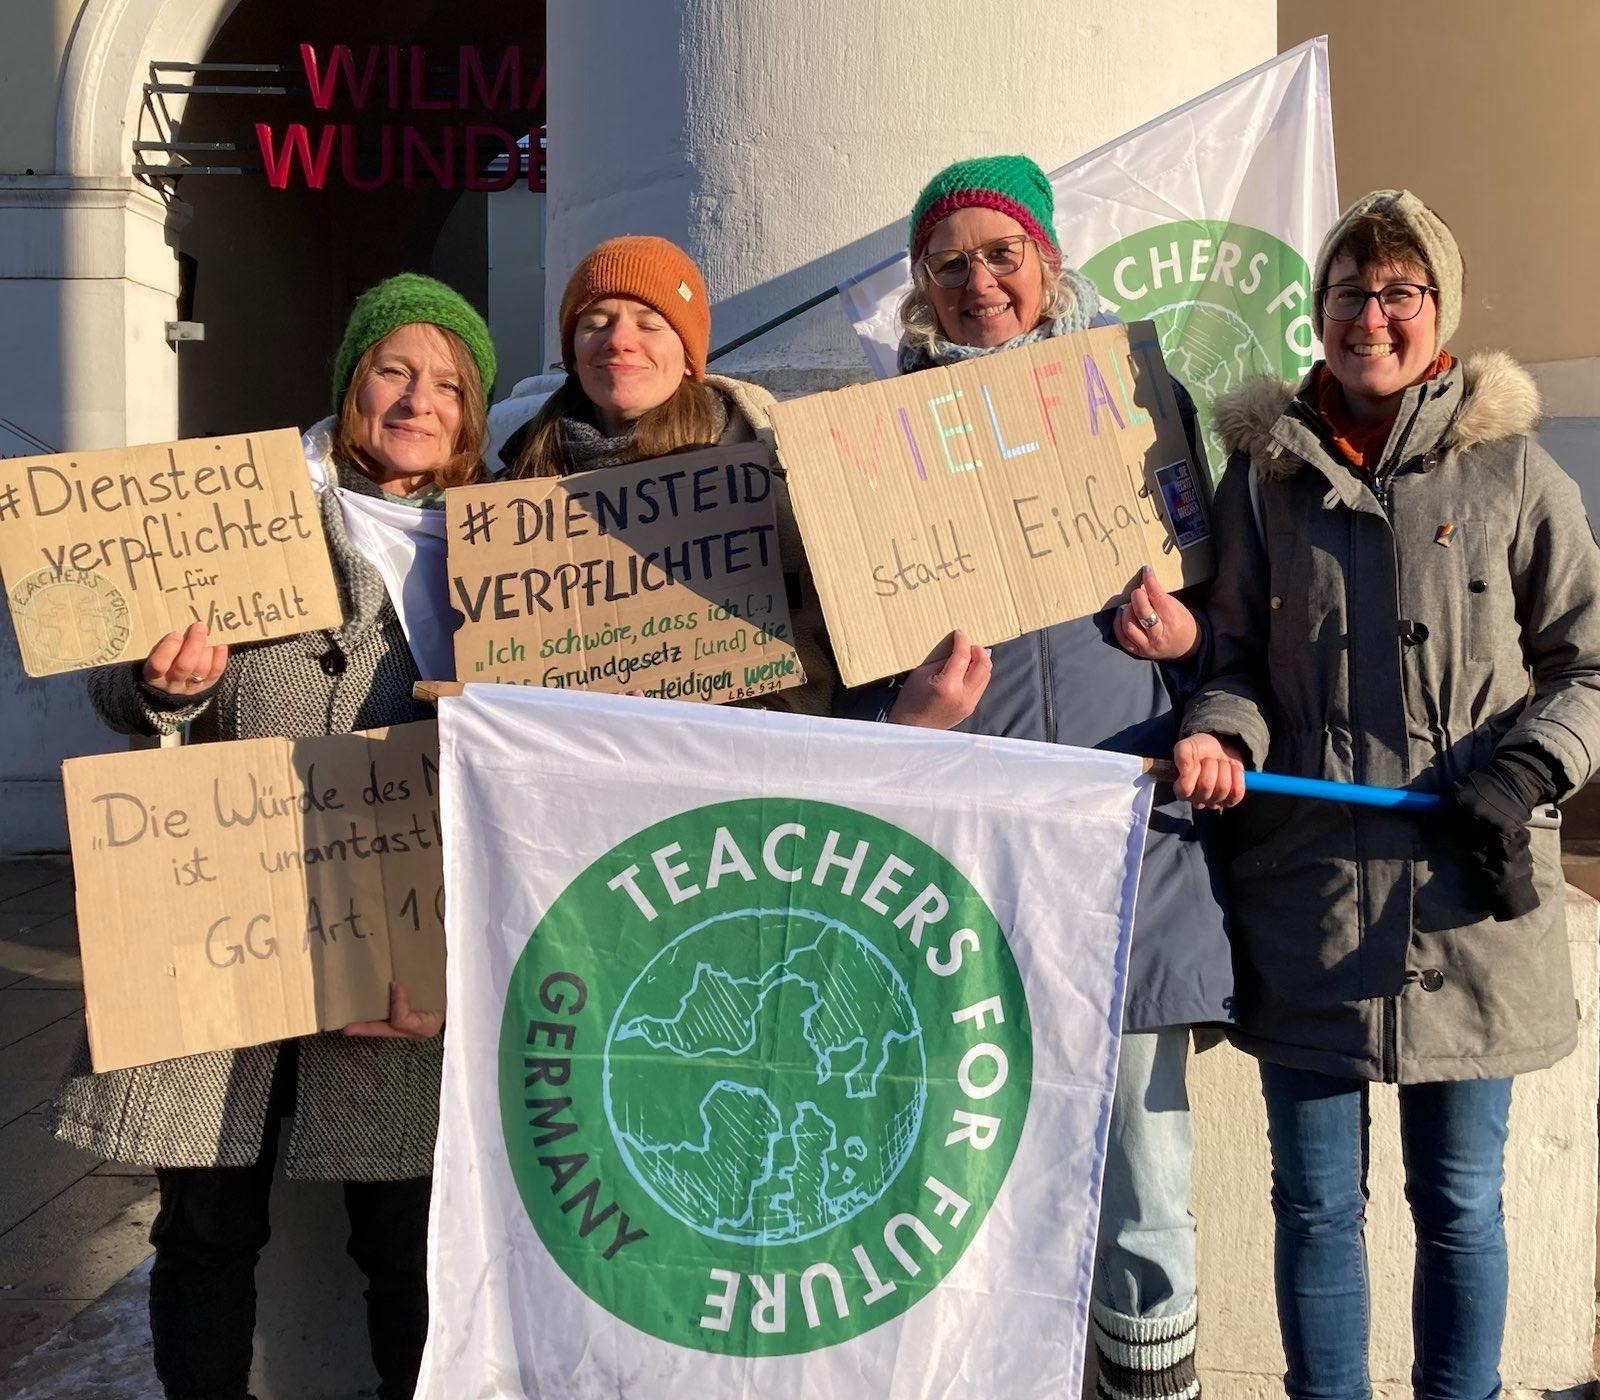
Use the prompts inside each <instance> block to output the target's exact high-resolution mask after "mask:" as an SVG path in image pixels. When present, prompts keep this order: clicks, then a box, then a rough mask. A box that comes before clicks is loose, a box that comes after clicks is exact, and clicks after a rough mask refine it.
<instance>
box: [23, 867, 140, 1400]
mask: <svg viewBox="0 0 1600 1400" xmlns="http://www.w3.org/2000/svg"><path fill="white" fill-rule="evenodd" d="M82 986H83V975H82V969H81V967H80V965H79V962H78V936H77V931H76V928H75V926H74V921H73V912H72V869H71V866H70V865H69V864H68V863H67V861H66V859H65V858H64V857H62V858H59V859H54V860H51V859H44V860H30V861H11V862H6V863H3V864H0V1394H12V1393H14V1387H13V1386H12V1385H9V1384H8V1383H7V1381H6V1379H5V1377H6V1374H7V1372H8V1371H10V1370H11V1368H12V1366H13V1365H14V1363H16V1362H17V1361H18V1360H19V1359H20V1358H21V1357H23V1356H25V1355H27V1354H28V1353H29V1352H30V1351H32V1350H33V1349H34V1348H35V1347H37V1346H38V1345H39V1344H40V1343H42V1342H44V1341H45V1340H46V1339H47V1338H48V1337H50V1336H52V1335H53V1334H55V1333H56V1332H58V1331H59V1330H60V1329H61V1328H63V1327H65V1326H66V1325H67V1323H69V1322H70V1321H71V1320H72V1319H73V1318H75V1317H76V1316H77V1315H78V1314H79V1313H80V1312H82V1311H83V1310H84V1309H85V1308H86V1307H88V1306H89V1304H91V1303H93V1302H94V1301H95V1300H97V1299H99V1298H100V1297H101V1296H102V1295H103V1294H105V1293H106V1292H107V1290H109V1289H111V1288H112V1287H113V1286H114V1285H115V1284H117V1283H118V1282H119V1281H120V1280H121V1279H123V1278H124V1277H125V1276H126V1275H127V1274H128V1273H129V1272H130V1271H131V1270H132V1269H134V1268H135V1267H136V1266H137V1265H138V1264H139V1263H140V1262H141V1261H142V1260H143V1259H144V1258H145V1257H146V1256H147V1255H148V1254H149V1253H150V1246H149V1245H148V1243H146V1235H147V1234H148V1232H149V1229H150V1220H151V1218H152V1216H153V1214H154V1211H155V1178H154V1177H152V1176H150V1175H148V1174H147V1173H145V1172H141V1171H138V1170H137V1169H132V1168H128V1167H119V1166H116V1165H114V1164H111V1163H106V1162H102V1161H100V1160H99V1159H98V1158H96V1157H90V1156H87V1155H86V1154H84V1153H82V1152H78V1151H76V1150H75V1149H73V1148H70V1147H65V1146H63V1145H62V1144H61V1143H58V1142H57V1141H56V1140H55V1139H54V1138H53V1137H51V1136H50V1134H49V1133H48V1132H46V1131H45V1119H44V1115H43V1112H42V1110H43V1109H44V1108H45V1106H46V1105H47V1104H48V1102H49V1100H50V1096H51V1093H52V1092H53V1091H54V1089H55V1085H56V1082H57V1080H58V1079H59V1078H60V1075H61V1070H62V1067H63V1066H64V1065H65V1064H66V1062H67V1060H68V1058H69V1057H70V1056H71V1054H72V1051H73V1047H74V1045H75V1044H76V1042H77V1040H78V1038H79V1037H80V1036H81V1035H82V1034H83V992H82Z"/></svg>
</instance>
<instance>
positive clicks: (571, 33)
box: [545, 0, 1277, 391]
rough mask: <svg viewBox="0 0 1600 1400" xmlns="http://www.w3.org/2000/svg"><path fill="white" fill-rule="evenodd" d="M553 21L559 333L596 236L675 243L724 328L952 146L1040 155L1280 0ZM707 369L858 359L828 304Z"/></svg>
mask: <svg viewBox="0 0 1600 1400" xmlns="http://www.w3.org/2000/svg"><path fill="white" fill-rule="evenodd" d="M548 26H549V28H548V40H547V42H548V47H549V52H550V54H551V55H552V56H553V62H552V66H551V72H552V81H551V84H550V118H549V121H550V196H549V209H548V218H549V248H548V258H547V264H548V267H549V280H548V282H547V284H546V295H545V308H546V325H547V334H546V343H547V344H552V345H553V344H557V343H559V341H558V339H557V338H556V337H555V335H554V334H553V324H554V316H555V311H556V307H557V305H558V303H559V301H560V296H561V290H562V286H563V284H564V282H565V280H566V276H567V273H568V272H569V271H570V270H571V268H572V266H573V265H574V263H575V262H576V261H577V260H578V259H579V258H580V257H582V255H583V254H584V253H585V252H586V251H588V249H589V248H590V247H591V246H593V244H595V243H596V242H598V241H599V240H600V239H602V238H607V237H611V236H613V235H615V234H620V233H656V234H661V235H664V236H665V237H668V238H671V239H674V240H675V241H677V242H679V243H681V244H683V246H684V247H686V248H687V249H688V250H689V252H690V253H691V254H692V255H693V256H694V257H695V259H696V260H697V261H698V262H699V263H700V265H701V268H702V270H703V271H704V272H705V274H706V280H707V282H708V284H709V287H710V292H711V299H712V303H713V306H714V307H715V317H714V323H713V328H712V343H713V344H714V345H715V344H717V343H720V342H723V341H726V340H730V339H732V338H733V337H734V336H736V335H738V334H740V333H742V332H743V331H745V330H748V329H750V328H751V327H753V326H755V325H757V324H759V323H760V322H762V321H764V320H766V319H767V318H769V317H771V316H774V315H776V314H778V313H779V312H781V311H783V310H785V309H787V308H788V307H791V306H793V305H795V304H796V303H798V302H801V301H804V300H805V299H806V298H807V297H809V296H811V295H813V294H814V293H816V292H819V291H822V290H824V289H826V288H828V287H830V286H831V285H832V284H833V283H834V282H835V281H836V280H837V279H838V277H839V276H841V275H843V274H844V273H847V272H854V271H857V270H859V269H860V268H862V267H864V266H866V265H867V264H869V263H871V262H873V261H875V260H876V259H877V258H879V257H881V256H883V255H884V254H886V253H888V252H890V251H892V250H894V249H895V248H897V247H903V246H904V242H905V220H906V217H907V216H908V214H909V213H910V210H911V205H912V202H913V201H914V200H915V198H916V195H917V192H918V190H919V189H920V188H921V187H922V185H923V183H924V182H925V181H926V180H927V178H928V177H929V176H931V175H932V174H933V173H934V171H935V170H937V169H938V168H939V167H940V166H942V165H944V164H945V163H947V162H948V161H951V160H955V159H958V158H961V157H965V156H972V155H977V154H981V153H984V152H999V151H1024V152H1026V153H1027V154H1029V155H1031V156H1033V157H1034V158H1035V159H1036V160H1038V161H1039V162H1040V163H1041V164H1042V165H1044V166H1045V167H1046V168H1047V169H1048V168H1050V167H1053V166H1056V165H1059V164H1061V163H1063V162H1065V161H1067V160H1069V159H1071V158H1072V157H1074V156H1076V155H1079V154H1082V153H1083V152H1085V151H1088V150H1091V149H1093V148H1094V147H1095V146H1098V145H1100V144H1101V143H1103V142H1104V141H1106V140H1108V139H1110V138H1111V137H1113V136H1116V135H1119V134H1120V133H1122V132H1124V131H1127V130H1129V129H1131V128H1132V127H1135V126H1137V125H1139V124H1140V123H1141V122H1144V121H1147V120H1149V119H1150V118H1151V117H1154V116H1157V115H1159V114H1160V113H1161V112H1164V111H1166V110H1167V109H1169V108H1171V107H1174V106H1177V105H1178V104H1179V103H1181V102H1185V101H1187V100H1188V99H1189V98H1191V97H1194V96H1196V95H1198V94H1199V93H1201V92H1204V91H1205V90H1206V89H1208V88H1210V87H1213V86H1215V85H1216V84H1218V83H1220V82H1223V81H1224V80H1225V79H1227V78H1230V77H1232V76H1234V75H1235V74H1237V73H1240V72H1242V71H1243V70H1245V69H1247V68H1249V67H1251V66H1253V65H1254V64H1257V63H1260V62H1262V61H1263V60H1265V59H1267V58H1270V57H1271V56H1272V55H1273V54H1274V53H1275V52H1276V51H1277V44H1276V39H1277V7H1276V4H1275V3H1273V2H1272V0H1223V3H1197V0H1142V3H1140V4H1137V5H1130V4H1127V3H1125V0H1057V3H1050V4H1043V3H1040V2H1039V0H992V3H988V4H984V5H973V4H971V3H969V2H968V0H856V2H855V3H849V4H844V3H840V0H783V3H771V4H757V3H727V2H726V0H653V3H651V4H648V5H641V4H638V3H635V0H584V3H582V4H577V3H560V4H552V5H550V6H549V11H548ZM580 75H581V76H580ZM718 368H719V369H722V370H725V371H727V372H730V373H734V374H740V373H751V374H755V375H757V376H759V377H760V378H762V379H763V380H765V381H766V382H768V383H769V384H771V385H772V386H773V387H774V388H776V389H779V390H780V391H782V390H783V389H785V388H789V389H797V388H801V387H820V386H821V385H823V384H826V383H830V382H833V383H836V382H839V381H840V380H841V379H845V378H851V379H853V378H860V377H864V375H865V363H864V361H863V360H862V359H861V357H860V354H859V352H858V350H857V348H856V346H855V343H854V340H853V337H852V334H851V332H850V329H849V326H848V325H847V323H846V322H845V320H844V317H843V315H842V313H841V312H840V310H839V307H838V305H837V304H836V303H828V304H825V305H823V306H821V307H819V308H817V309H816V310H814V311H811V312H808V313H807V314H806V315H805V316H804V317H802V318H801V319H800V320H799V321H796V322H791V323H789V325H787V326H785V327H784V328H783V329H781V330H780V331H777V332H775V333H772V334H771V335H769V336H766V337H763V338H762V339H761V340H759V341H757V342H755V343H753V344H752V345H750V346H748V347H746V348H745V349H743V350H740V351H738V352H736V353H735V355H734V356H732V357H730V358H729V359H728V360H726V361H724V362H722V363H721V364H719V366H718Z"/></svg>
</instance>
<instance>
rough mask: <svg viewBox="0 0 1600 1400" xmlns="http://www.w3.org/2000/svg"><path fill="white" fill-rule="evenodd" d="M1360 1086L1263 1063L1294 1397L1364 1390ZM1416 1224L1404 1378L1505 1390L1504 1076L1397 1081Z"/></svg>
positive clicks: (1339, 1399)
mask: <svg viewBox="0 0 1600 1400" xmlns="http://www.w3.org/2000/svg"><path fill="white" fill-rule="evenodd" d="M1369 1087H1370V1086H1369V1085H1368V1084H1367V1082H1366V1081H1364V1080H1359V1079H1342V1078H1335V1077H1332V1076H1329V1075H1325V1074H1316V1073H1313V1072H1312V1071H1310V1070H1300V1069H1289V1068H1286V1067H1285V1066H1283V1065H1275V1064H1268V1063H1266V1062H1265V1061H1263V1062H1262V1063H1261V1090H1262V1094H1263V1095H1264V1097H1265V1099H1266V1104H1267V1135H1268V1137H1269V1139H1270V1140H1271V1143H1272V1211H1273V1215H1274V1216H1275V1217H1276V1220H1277V1234H1276V1245H1275V1250H1274V1268H1275V1274H1276V1282H1277V1295H1278V1325H1279V1326H1280V1328H1281V1329H1282V1331H1283V1349H1284V1353H1285V1355H1286V1357H1287V1359H1288V1370H1287V1372H1286V1373H1285V1375H1284V1388H1285V1389H1286V1390H1287V1391H1288V1393H1289V1395H1290V1397H1291V1400H1302V1397H1304V1400H1366V1397H1367V1396H1369V1395H1370V1394H1371V1389H1372V1388H1371V1382H1370V1380H1369V1377H1368V1374H1367V1333H1368V1318H1369V1306H1370V1304H1369V1299H1368V1295H1367V1255H1366V1244H1365V1241H1364V1239H1363V1236H1362V1230H1363V1226H1364V1225H1365V1223H1366V1205H1367V1160H1368V1153H1367V1143H1368V1131H1369V1126H1370V1117H1369V1114H1368V1111H1367V1094H1368V1091H1369ZM1399 1092H1400V1144H1401V1151H1402V1155H1403V1157H1404V1160H1405V1173H1406V1200H1407V1201H1408V1202H1409V1204H1410V1206H1411V1218H1412V1221H1413V1223H1414V1225H1415V1227H1416V1237H1417V1250H1416V1266H1415V1272H1414V1274H1413V1278H1412V1293H1411V1330H1412V1350H1413V1356H1414V1361H1413V1364H1412V1368H1411V1388H1412V1392H1413V1394H1415V1395H1416V1396H1418V1397H1420V1400H1488V1397H1490V1396H1493V1395H1495V1394H1497V1393H1498V1392H1499V1389H1500V1342H1501V1337H1502V1334H1503V1333H1504V1331H1505V1320H1506V1235H1505V1217H1504V1216H1503V1215H1502V1214H1501V1210H1500V1186H1501V1182H1502V1179H1503V1177H1504V1159H1505V1144H1506V1123H1507V1119H1508V1117H1509V1115H1510V1111H1511V1081H1510V1080H1509V1079H1469V1080H1461V1081H1456V1082H1451V1083H1444V1084H1403V1085H1401V1086H1400V1091H1399Z"/></svg>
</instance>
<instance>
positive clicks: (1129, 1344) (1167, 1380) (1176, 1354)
mask: <svg viewBox="0 0 1600 1400" xmlns="http://www.w3.org/2000/svg"><path fill="white" fill-rule="evenodd" d="M1090 1315H1091V1318H1092V1320H1093V1328H1092V1331H1093V1335H1094V1349H1095V1352H1096V1353H1097V1358H1098V1360H1099V1363H1100V1376H1099V1379H1098V1380H1097V1381H1096V1382H1095V1394H1096V1395H1097V1396H1098V1397H1099V1400H1198V1396H1199V1394H1200V1377H1199V1375H1198V1373H1197V1372H1196V1371H1195V1368H1194V1342H1195V1325H1196V1322H1197V1321H1198V1318H1199V1315H1200V1303H1199V1300H1198V1299H1195V1300H1194V1301H1192V1302H1191V1303H1190V1304H1189V1306H1188V1307H1187V1308H1185V1309H1184V1310H1183V1311H1182V1312H1180V1313H1176V1314H1174V1315H1173V1316H1172V1317H1128V1316H1127V1315H1126V1314H1124V1313H1118V1312H1112V1311H1111V1309H1110V1308H1107V1307H1103V1306H1102V1305H1101V1304H1100V1303H1098V1302H1095V1303H1092V1304H1091V1308H1090Z"/></svg>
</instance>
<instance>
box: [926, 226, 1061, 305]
mask: <svg viewBox="0 0 1600 1400" xmlns="http://www.w3.org/2000/svg"><path fill="white" fill-rule="evenodd" d="M1032 241H1033V240H1032V239H1030V238H1029V237H1028V235H1027V234H1025V233H1013V234H1011V235H1009V236H1008V237H1006V238H993V239H990V240H989V242H987V243H984V244H981V245H980V246H978V247H976V248H973V249H972V250H971V251H968V250H967V249H965V248H952V249H951V250H950V251H949V252H947V253H929V254H928V256H927V257H925V258H923V260H922V270H923V271H924V272H926V273H927V274H928V280H929V281H930V282H932V283H933V284H934V285H935V286H937V287H943V288H945V289H946V290H947V291H954V290H955V288H957V287H965V286H966V285H967V279H968V278H970V277H971V276H972V264H973V262H974V261H977V262H981V263H982V264H983V265H984V266H985V267H986V268H988V269H989V271H990V272H992V273H993V274H994V275H995V276H996V277H1006V276H1008V275H1009V274H1011V273H1013V272H1015V271H1017V269H1018V268H1020V267H1021V266H1022V264H1023V263H1024V262H1025V261H1026V260H1027V256H1028V244H1029V243H1031V242H1032Z"/></svg>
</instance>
